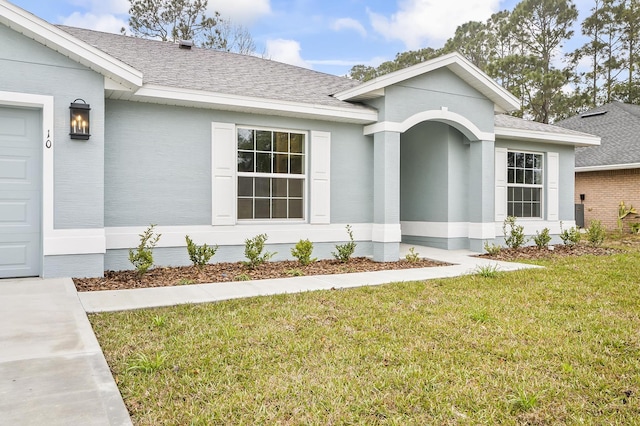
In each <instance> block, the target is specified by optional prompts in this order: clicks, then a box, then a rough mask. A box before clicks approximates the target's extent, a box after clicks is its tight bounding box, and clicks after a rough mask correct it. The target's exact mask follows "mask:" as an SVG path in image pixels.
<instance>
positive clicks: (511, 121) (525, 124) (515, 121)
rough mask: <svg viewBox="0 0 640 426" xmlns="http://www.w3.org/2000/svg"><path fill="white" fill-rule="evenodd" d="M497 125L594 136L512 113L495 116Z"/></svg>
mask: <svg viewBox="0 0 640 426" xmlns="http://www.w3.org/2000/svg"><path fill="white" fill-rule="evenodd" d="M495 126H496V127H506V128H509V129H519V130H529V131H532V132H542V133H550V134H561V135H570V136H592V134H589V133H585V132H581V131H575V130H570V129H566V128H562V127H558V126H556V125H551V124H544V123H538V122H537V121H530V120H524V119H522V118H518V117H513V116H511V115H505V114H498V115H496V116H495Z"/></svg>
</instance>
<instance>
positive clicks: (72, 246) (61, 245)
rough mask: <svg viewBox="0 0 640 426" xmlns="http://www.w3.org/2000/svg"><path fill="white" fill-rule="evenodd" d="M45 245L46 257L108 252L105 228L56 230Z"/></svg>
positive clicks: (48, 237)
mask: <svg viewBox="0 0 640 426" xmlns="http://www.w3.org/2000/svg"><path fill="white" fill-rule="evenodd" d="M139 242H140V241H138V243H139ZM44 244H45V246H46V247H47V252H46V253H45V255H46V256H57V255H64V254H101V253H105V251H106V239H105V233H104V228H94V229H56V230H54V231H53V232H50V233H49V235H48V236H47V237H45V239H44Z"/></svg>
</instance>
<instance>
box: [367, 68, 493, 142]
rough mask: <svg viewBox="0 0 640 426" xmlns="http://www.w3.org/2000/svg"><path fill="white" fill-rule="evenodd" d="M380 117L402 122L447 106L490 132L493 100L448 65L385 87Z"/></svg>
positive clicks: (382, 119) (482, 129)
mask: <svg viewBox="0 0 640 426" xmlns="http://www.w3.org/2000/svg"><path fill="white" fill-rule="evenodd" d="M384 104H385V108H384V109H381V110H380V111H379V117H380V118H379V120H380V121H393V122H402V121H404V120H406V119H407V118H409V117H411V116H413V115H415V114H417V113H420V112H423V111H430V110H440V109H441V108H442V107H446V108H447V109H448V110H449V111H451V112H454V113H457V114H459V115H461V116H463V117H465V118H467V119H468V120H470V121H471V122H472V123H474V124H475V125H476V126H477V127H478V128H479V129H480V130H481V131H484V132H493V126H494V118H493V114H494V112H493V103H492V102H491V101H490V100H489V99H487V98H486V97H485V96H484V95H482V94H481V93H480V92H478V91H476V90H475V89H473V88H472V87H471V86H469V85H468V84H467V83H465V82H464V81H463V80H462V79H460V78H459V77H458V76H456V75H455V74H454V73H453V72H451V71H449V70H448V69H438V70H435V71H432V72H430V73H429V74H427V75H422V76H419V77H414V78H412V79H409V80H406V81H403V82H402V83H400V84H397V85H394V86H390V87H387V88H386V89H385V97H384Z"/></svg>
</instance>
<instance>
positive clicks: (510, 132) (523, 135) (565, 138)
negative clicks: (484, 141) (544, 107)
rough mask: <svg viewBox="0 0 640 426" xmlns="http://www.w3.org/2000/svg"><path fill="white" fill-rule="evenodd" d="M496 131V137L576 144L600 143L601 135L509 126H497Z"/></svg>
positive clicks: (591, 144)
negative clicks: (543, 130) (571, 133)
mask: <svg viewBox="0 0 640 426" xmlns="http://www.w3.org/2000/svg"><path fill="white" fill-rule="evenodd" d="M494 131H495V133H496V138H504V139H511V140H524V141H533V142H544V143H554V144H562V145H574V146H594V145H600V137H599V136H582V135H568V134H565V133H549V132H540V131H535V130H524V129H512V128H509V127H496V128H495V129H494Z"/></svg>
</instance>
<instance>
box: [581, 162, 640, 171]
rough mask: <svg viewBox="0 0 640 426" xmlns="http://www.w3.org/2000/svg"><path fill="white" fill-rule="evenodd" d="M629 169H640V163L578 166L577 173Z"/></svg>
mask: <svg viewBox="0 0 640 426" xmlns="http://www.w3.org/2000/svg"><path fill="white" fill-rule="evenodd" d="M627 169H640V163H627V164H605V165H602V166H584V167H576V168H575V170H576V173H580V172H604V171H608V170H627Z"/></svg>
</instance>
